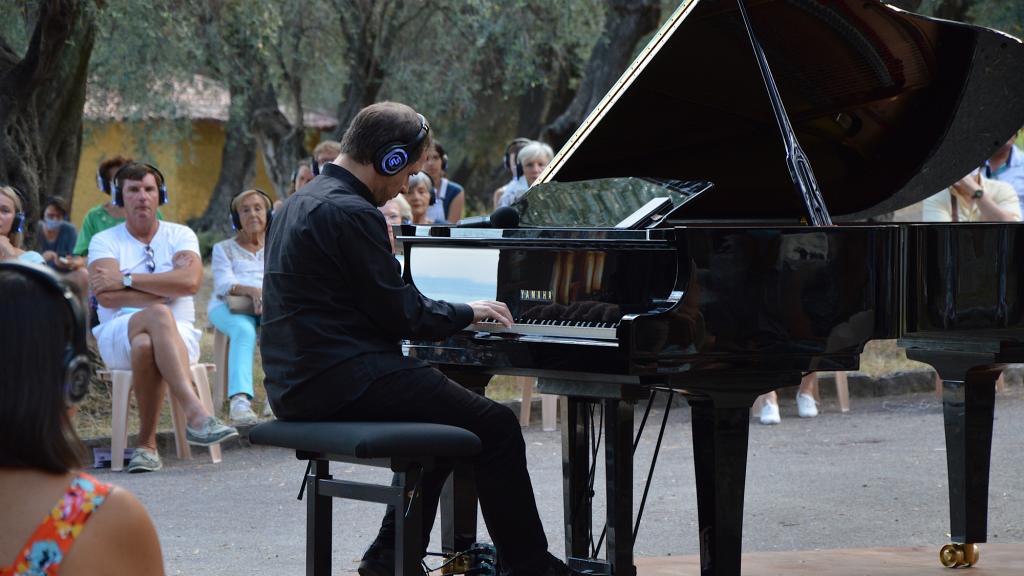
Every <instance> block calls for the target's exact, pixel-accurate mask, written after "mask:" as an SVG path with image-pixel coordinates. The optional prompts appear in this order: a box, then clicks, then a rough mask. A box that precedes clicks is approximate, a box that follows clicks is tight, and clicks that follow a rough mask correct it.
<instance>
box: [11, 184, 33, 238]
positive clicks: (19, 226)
mask: <svg viewBox="0 0 1024 576" xmlns="http://www.w3.org/2000/svg"><path fill="white" fill-rule="evenodd" d="M7 187H8V188H10V189H11V190H14V195H15V196H17V197H18V202H21V210H19V211H17V212H15V213H14V220H13V221H11V231H10V234H11V235H12V236H13V235H14V234H21V232H22V230H23V229H24V228H25V206H27V205H28V202H27V199H26V198H25V195H24V194H22V193H21V190H18V189H17V188H15V187H14V186H11V185H10V184H7Z"/></svg>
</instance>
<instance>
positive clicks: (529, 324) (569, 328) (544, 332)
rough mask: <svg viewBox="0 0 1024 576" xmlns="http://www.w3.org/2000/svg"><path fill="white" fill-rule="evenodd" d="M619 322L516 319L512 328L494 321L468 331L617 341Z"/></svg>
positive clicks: (477, 323) (484, 321) (480, 324)
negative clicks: (616, 333) (616, 334)
mask: <svg viewBox="0 0 1024 576" xmlns="http://www.w3.org/2000/svg"><path fill="white" fill-rule="evenodd" d="M618 326H619V324H618V322H615V323H611V322H578V321H575V320H534V319H516V321H515V324H513V325H512V327H511V328H506V327H504V326H502V325H501V324H499V323H497V322H495V321H494V320H483V321H481V322H476V323H473V324H470V325H469V327H468V328H467V330H475V331H477V332H490V333H494V334H522V335H524V336H555V337H558V336H561V337H566V338H591V339H594V340H615V339H616V337H615V330H616V329H617V328H618Z"/></svg>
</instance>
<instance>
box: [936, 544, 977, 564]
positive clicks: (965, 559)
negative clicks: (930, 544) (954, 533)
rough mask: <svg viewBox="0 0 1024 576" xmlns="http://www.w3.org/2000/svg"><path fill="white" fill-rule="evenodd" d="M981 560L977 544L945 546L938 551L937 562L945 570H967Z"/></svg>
mask: <svg viewBox="0 0 1024 576" xmlns="http://www.w3.org/2000/svg"><path fill="white" fill-rule="evenodd" d="M980 559H981V550H980V549H979V548H978V545H977V544H946V545H945V546H943V547H942V548H941V549H940V550H939V562H942V565H943V566H945V567H946V568H960V567H963V568H968V567H970V566H973V565H975V564H977V563H978V560H980Z"/></svg>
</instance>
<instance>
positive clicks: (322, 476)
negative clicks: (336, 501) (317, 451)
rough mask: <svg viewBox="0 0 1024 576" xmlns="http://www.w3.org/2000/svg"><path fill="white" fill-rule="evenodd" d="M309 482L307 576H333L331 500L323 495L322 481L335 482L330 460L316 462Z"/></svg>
mask: <svg viewBox="0 0 1024 576" xmlns="http://www.w3.org/2000/svg"><path fill="white" fill-rule="evenodd" d="M311 464H312V466H311V467H310V470H309V476H307V478H306V489H307V490H308V494H307V495H306V576H330V574H331V497H330V496H326V495H324V494H323V493H322V491H321V486H320V480H329V479H330V478H331V474H330V472H331V471H330V467H331V464H330V462H329V461H327V460H312V461H311Z"/></svg>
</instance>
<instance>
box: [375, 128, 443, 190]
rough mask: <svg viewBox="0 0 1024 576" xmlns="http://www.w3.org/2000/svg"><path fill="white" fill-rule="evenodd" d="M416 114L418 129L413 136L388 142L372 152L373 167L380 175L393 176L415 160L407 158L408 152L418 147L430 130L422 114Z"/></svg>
mask: <svg viewBox="0 0 1024 576" xmlns="http://www.w3.org/2000/svg"><path fill="white" fill-rule="evenodd" d="M416 116H419V119H420V129H419V131H418V132H417V133H416V137H415V138H413V139H412V140H410V141H408V142H388V143H387V144H384V145H383V146H381V147H380V148H378V149H377V151H376V152H375V153H374V154H373V169H374V170H376V171H377V173H378V174H380V175H381V176H394V175H395V174H398V173H399V172H401V171H402V170H404V169H405V167H406V166H408V165H409V164H410V162H414V161H415V160H416V159H415V158H409V153H410V152H412V151H413V150H415V149H416V148H418V147H419V145H420V144H421V143H422V142H423V140H424V139H425V138H426V137H427V134H428V133H429V132H430V124H428V123H427V119H426V118H424V117H423V114H417V115H416Z"/></svg>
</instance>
